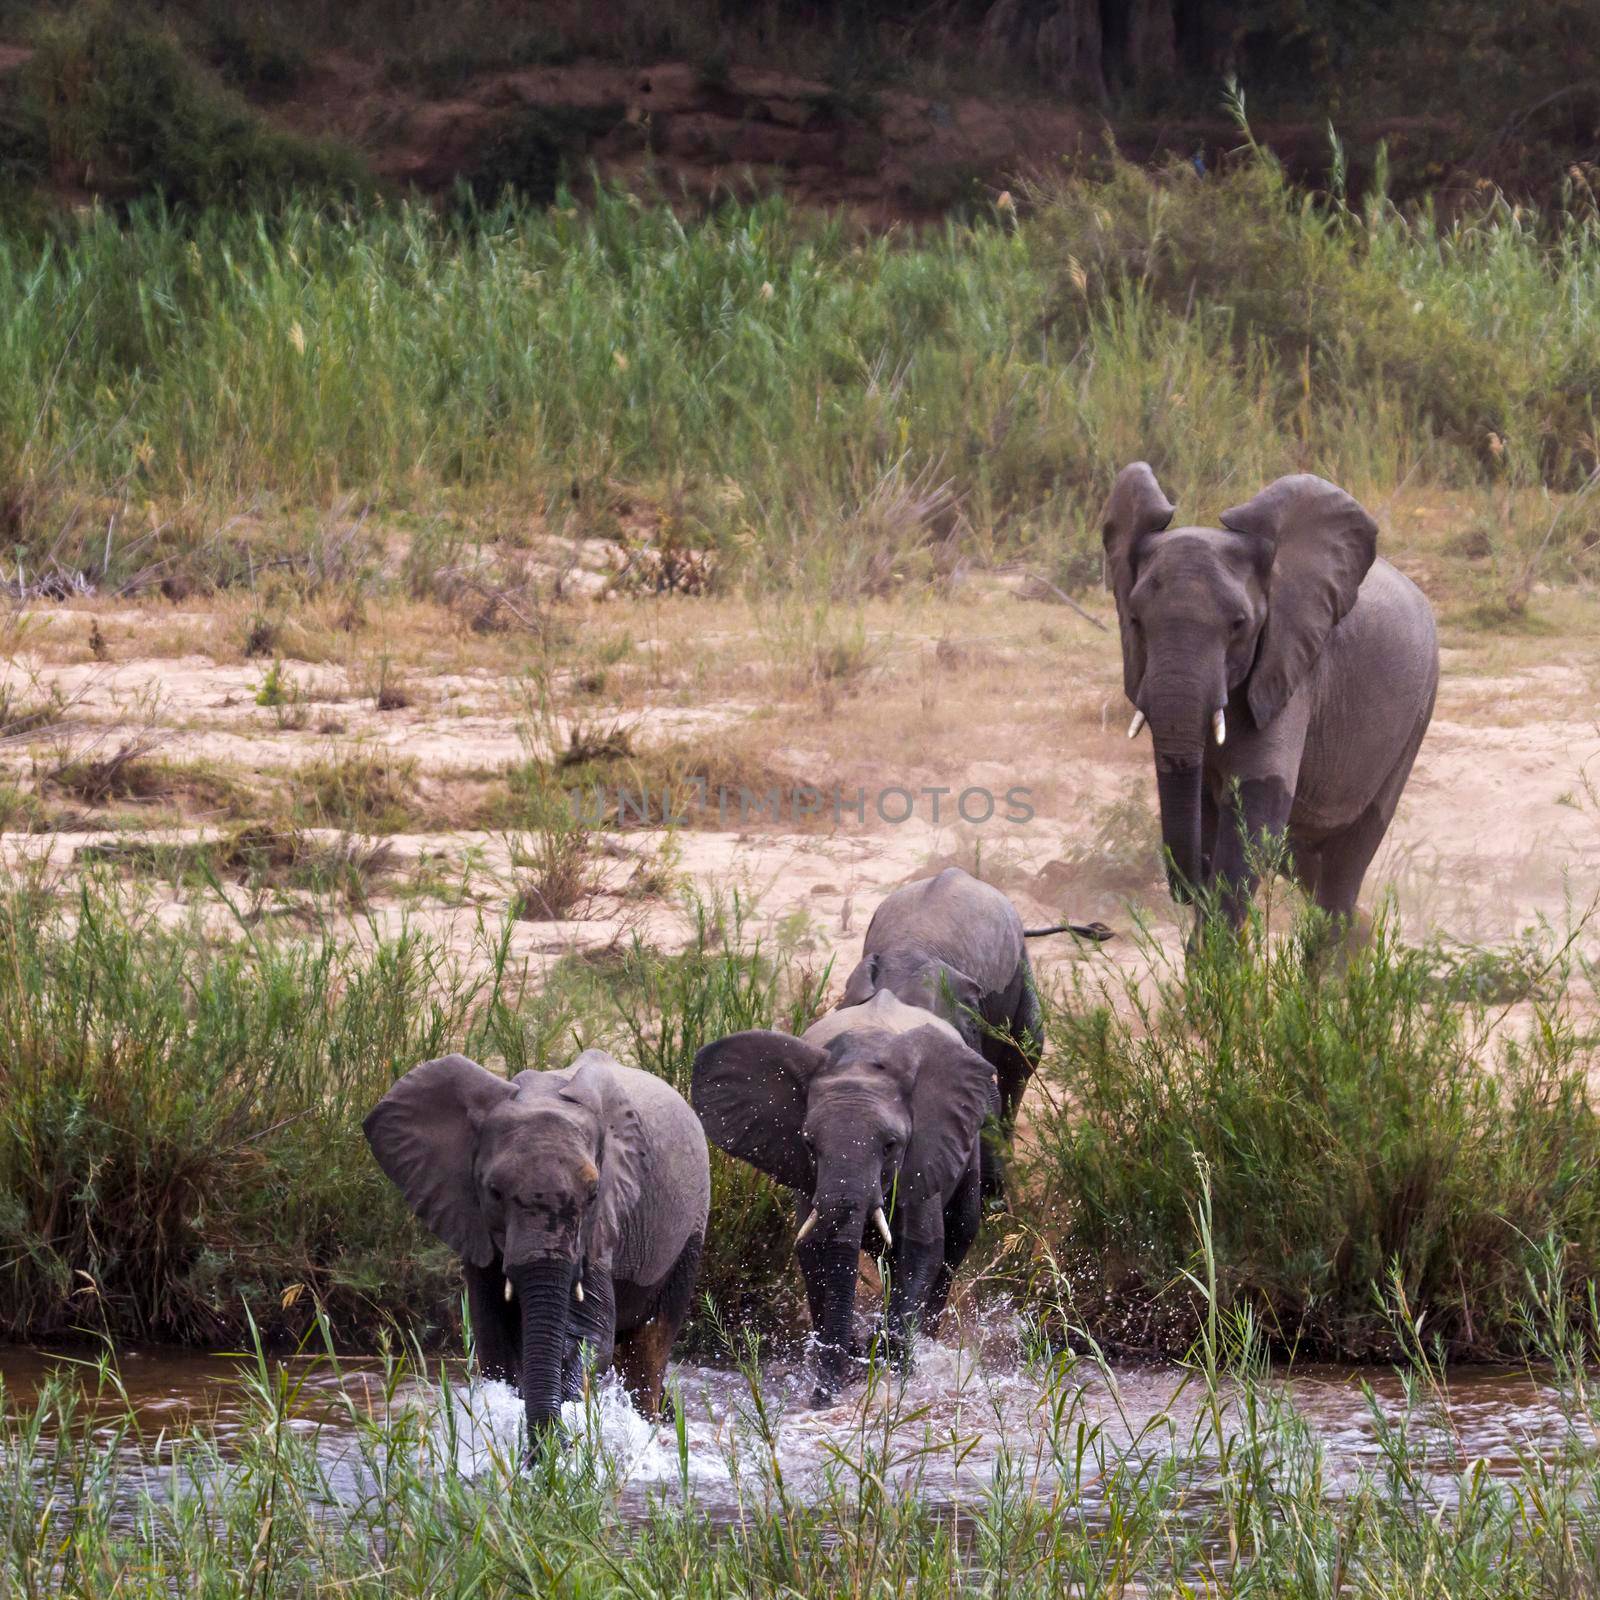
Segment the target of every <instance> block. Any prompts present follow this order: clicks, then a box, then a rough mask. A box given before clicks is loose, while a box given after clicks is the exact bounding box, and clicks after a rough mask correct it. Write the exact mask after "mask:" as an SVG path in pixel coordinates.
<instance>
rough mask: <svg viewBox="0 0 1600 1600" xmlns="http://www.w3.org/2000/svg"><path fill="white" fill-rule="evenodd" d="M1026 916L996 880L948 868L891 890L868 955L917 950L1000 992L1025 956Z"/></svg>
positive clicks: (872, 928) (866, 947) (871, 932)
mask: <svg viewBox="0 0 1600 1600" xmlns="http://www.w3.org/2000/svg"><path fill="white" fill-rule="evenodd" d="M1023 948H1024V947H1023V941H1022V918H1021V917H1020V916H1018V915H1017V908H1016V907H1015V906H1014V905H1012V903H1011V902H1010V900H1009V899H1007V898H1006V896H1005V895H1004V894H1003V893H1002V892H1001V891H1000V890H999V889H997V888H995V886H994V885H993V884H992V883H984V882H983V881H982V880H981V879H978V878H974V877H973V876H972V874H971V873H970V872H964V871H963V870H962V869H961V868H960V867H946V868H945V869H944V871H943V872H940V873H936V874H935V875H934V876H933V877H931V878H919V879H918V880H917V881H916V882H914V883H908V884H905V885H903V886H902V887H901V888H898V889H896V890H895V891H894V892H893V893H892V894H890V895H889V896H888V897H887V898H886V899H885V900H884V902H883V903H882V904H881V905H880V906H879V907H878V909H877V911H876V912H875V913H874V914H873V918H872V922H871V923H870V925H869V926H868V928H867V936H866V939H865V941H864V942H863V945H862V954H863V956H870V955H877V954H882V955H890V954H895V953H898V952H900V951H903V950H915V951H916V952H917V953H918V954H919V955H922V956H926V957H929V958H931V959H933V960H935V961H939V962H942V963H943V964H944V965H946V966H950V967H954V968H955V969H956V970H957V971H958V972H964V973H966V975H967V976H968V977H969V978H971V979H972V980H973V982H974V983H975V984H977V986H978V989H979V990H980V991H981V992H984V993H991V994H992V993H998V992H1000V991H1002V990H1004V989H1006V988H1007V987H1009V985H1010V984H1011V982H1012V979H1013V978H1014V977H1015V976H1016V973H1017V968H1018V967H1019V966H1020V965H1021V964H1022V958H1023Z"/></svg>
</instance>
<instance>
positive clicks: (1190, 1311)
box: [1031, 913, 1600, 1360]
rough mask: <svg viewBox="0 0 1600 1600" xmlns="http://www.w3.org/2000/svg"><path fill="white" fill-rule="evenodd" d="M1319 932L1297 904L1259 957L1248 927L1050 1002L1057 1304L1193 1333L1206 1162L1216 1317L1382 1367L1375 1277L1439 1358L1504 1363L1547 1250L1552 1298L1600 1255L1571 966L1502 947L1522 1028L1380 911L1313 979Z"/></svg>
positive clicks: (1045, 1168) (1164, 1332)
mask: <svg viewBox="0 0 1600 1600" xmlns="http://www.w3.org/2000/svg"><path fill="white" fill-rule="evenodd" d="M1322 936H1323V930H1322V929H1321V927H1320V925H1319V924H1318V923H1317V921H1316V919H1315V918H1314V917H1312V916H1311V915H1310V914H1309V913H1308V914H1307V915H1306V919H1305V921H1303V922H1302V923H1301V924H1300V925H1299V926H1298V927H1297V930H1296V933H1295V936H1294V937H1292V938H1288V939H1283V940H1281V941H1278V942H1269V941H1268V940H1267V938H1266V936H1265V933H1264V930H1263V927H1262V925H1261V923H1260V921H1259V919H1258V920H1257V921H1256V922H1255V923H1254V924H1253V925H1252V927H1251V928H1250V929H1249V931H1248V932H1247V934H1246V936H1245V937H1244V939H1243V941H1242V943H1239V944H1236V943H1235V942H1234V941H1232V940H1231V939H1227V938H1220V939H1217V940H1215V941H1213V942H1210V943H1208V944H1207V945H1206V946H1205V947H1204V948H1203V949H1201V950H1199V951H1198V952H1196V953H1194V954H1192V955H1191V958H1190V960H1189V961H1188V963H1187V964H1186V966H1185V968H1184V970H1183V971H1182V972H1181V973H1177V972H1169V973H1167V974H1165V975H1163V976H1161V977H1160V978H1159V981H1158V982H1157V984H1156V986H1155V990H1154V992H1153V993H1151V994H1146V995H1142V994H1140V993H1139V991H1138V988H1137V986H1136V984H1135V983H1134V982H1132V981H1131V980H1130V981H1129V983H1128V985H1127V987H1126V988H1125V989H1124V988H1122V987H1121V986H1120V985H1117V984H1115V983H1110V984H1107V985H1106V986H1105V987H1103V988H1101V989H1100V990H1099V991H1098V992H1097V991H1096V989H1095V988H1094V987H1093V986H1092V985H1091V986H1084V987H1079V988H1078V989H1075V990H1074V991H1073V992H1072V993H1071V994H1070V995H1067V996H1064V997H1062V1003H1059V1004H1057V1005H1055V1006H1054V1007H1053V1008H1052V1010H1051V1014H1050V1017H1049V1021H1048V1032H1049V1037H1050V1040H1051V1058H1050V1061H1051V1064H1050V1065H1049V1067H1048V1069H1047V1078H1046V1084H1047V1087H1045V1093H1044V1094H1043V1095H1041V1097H1040V1099H1039V1101H1038V1102H1036V1103H1035V1106H1034V1112H1033V1118H1032V1128H1033V1133H1034V1140H1033V1159H1032V1167H1031V1173H1032V1176H1031V1182H1032V1184H1033V1186H1034V1187H1035V1189H1036V1190H1037V1191H1038V1193H1039V1194H1040V1195H1042V1196H1045V1197H1047V1198H1046V1199H1045V1201H1044V1203H1043V1210H1042V1211H1041V1213H1040V1215H1039V1217H1038V1219H1037V1221H1038V1225H1039V1227H1040V1229H1041V1231H1042V1236H1043V1238H1044V1240H1045V1242H1046V1245H1047V1247H1048V1249H1049V1251H1050V1253H1051V1255H1052V1257H1053V1259H1055V1260H1057V1261H1059V1263H1060V1264H1061V1267H1062V1270H1063V1271H1064V1273H1065V1275H1066V1277H1067V1279H1068V1281H1069V1282H1070V1283H1071V1284H1072V1286H1073V1293H1074V1297H1075V1308H1076V1311H1077V1313H1078V1314H1079V1315H1081V1316H1083V1317H1084V1318H1086V1319H1087V1320H1088V1322H1089V1324H1090V1325H1091V1326H1093V1327H1094V1328H1095V1329H1096V1331H1097V1332H1098V1333H1100V1334H1101V1335H1102V1337H1104V1338H1105V1339H1106V1340H1108V1341H1109V1342H1112V1343H1114V1344H1118V1345H1122V1346H1125V1347H1129V1348H1134V1349H1160V1350H1168V1351H1172V1350H1179V1351H1181V1350H1182V1349H1184V1348H1186V1347H1187V1346H1188V1344H1189V1343H1190V1342H1191V1341H1192V1340H1193V1338H1194V1337H1195V1334H1196V1329H1197V1322H1196V1318H1197V1316H1198V1315H1199V1311H1198V1303H1197V1301H1196V1298H1195V1296H1194V1294H1193V1293H1192V1288H1191V1285H1190V1284H1189V1283H1188V1282H1187V1281H1186V1279H1185V1277H1184V1272H1185V1269H1186V1267H1187V1265H1188V1259H1189V1252H1190V1245H1189V1243H1188V1238H1189V1229H1188V1226H1187V1217H1188V1212H1189V1207H1190V1205H1191V1203H1192V1194H1191V1191H1192V1186H1193V1178H1192V1173H1193V1167H1194V1162H1195V1161H1196V1160H1199V1161H1200V1162H1201V1163H1202V1164H1203V1167H1204V1170H1205V1171H1206V1173H1208V1174H1209V1178H1210V1183H1211V1185H1212V1190H1213V1196H1214V1209H1215V1225H1214V1240H1215V1258H1216V1270H1217V1276H1218V1284H1219V1295H1220V1297H1221V1302H1222V1304H1223V1305H1225V1306H1227V1307H1231V1308H1236V1309H1240V1310H1247V1311H1249V1312H1250V1313H1251V1314H1252V1315H1253V1316H1254V1318H1255V1319H1256V1320H1257V1322H1258V1323H1259V1324H1260V1326H1261V1327H1262V1328H1263V1329H1264V1330H1265V1331H1266V1333H1267V1334H1268V1336H1269V1337H1270V1338H1271V1340H1272V1341H1273V1343H1274V1345H1275V1346H1276V1347H1278V1348H1280V1349H1285V1350H1298V1351H1300V1352H1302V1353H1304V1354H1309V1355H1316V1356H1328V1357H1337V1358H1341V1359H1361V1360H1367V1359H1374V1358H1378V1359H1388V1358H1391V1357H1392V1356H1393V1355H1394V1354H1395V1353H1396V1352H1395V1344H1394V1339H1395V1335H1394V1330H1393V1328H1392V1326H1391V1325H1389V1324H1388V1323H1387V1322H1386V1320H1385V1319H1384V1317H1383V1316H1382V1315H1381V1314H1380V1308H1379V1306H1378V1302H1377V1299H1376V1290H1377V1286H1380V1285H1384V1284H1388V1283H1390V1282H1391V1280H1392V1281H1394V1282H1395V1283H1397V1284H1398V1285H1399V1286H1400V1290H1401V1292H1402V1293H1403V1296H1404V1300H1405V1303H1406V1305H1407V1306H1409V1307H1410V1308H1411V1312H1412V1314H1413V1315H1414V1316H1416V1317H1418V1318H1421V1319H1423V1320H1424V1321H1425V1324H1426V1327H1427V1329H1428V1336H1429V1338H1430V1340H1438V1341H1439V1342H1440V1343H1441V1345H1442V1346H1444V1347H1445V1348H1447V1349H1448V1350H1450V1351H1451V1352H1452V1353H1454V1354H1456V1355H1465V1356H1474V1357H1479V1358H1484V1357H1509V1356H1513V1355H1516V1354H1519V1353H1521V1352H1522V1345H1523V1339H1524V1336H1525V1332H1526V1329H1525V1327H1524V1326H1523V1321H1522V1317H1521V1305H1522V1301H1523V1299H1524V1296H1525V1294H1526V1290H1527V1285H1528V1281H1529V1275H1530V1273H1532V1272H1533V1271H1534V1269H1535V1267H1536V1266H1537V1265H1538V1263H1539V1262H1540V1261H1541V1260H1542V1259H1543V1258H1544V1256H1545V1254H1546V1253H1547V1252H1548V1253H1551V1254H1552V1255H1553V1257H1554V1259H1555V1260H1556V1261H1557V1263H1558V1266H1559V1272H1560V1275H1561V1278H1562V1281H1563V1283H1564V1285H1565V1287H1566V1288H1568V1289H1576V1288H1577V1287H1578V1286H1579V1285H1581V1283H1582V1282H1583V1281H1584V1280H1585V1279H1586V1278H1587V1277H1589V1276H1590V1275H1591V1274H1593V1273H1594V1272H1595V1270H1596V1266H1597V1263H1600V1181H1597V1177H1596V1173H1597V1171H1600V1119H1597V1117H1596V1111H1595V1107H1594V1104H1593V1101H1592V1096H1591V1093H1590V1089H1589V1082H1588V1073H1589V1069H1590V1065H1591V1062H1592V1056H1593V1041H1592V1040H1589V1039H1587V1038H1586V1037H1585V1036H1584V1035H1583V1033H1582V1032H1581V1031H1580V1028H1579V1024H1578V1022H1577V1021H1576V1020H1575V1019H1574V1017H1573V1016H1572V1015H1571V1013H1570V1012H1569V1009H1568V1005H1567V1000H1566V995H1567V988H1568V985H1567V983H1566V981H1565V980H1566V965H1565V963H1566V960H1567V957H1566V956H1565V955H1564V954H1563V952H1562V951H1561V950H1556V951H1554V952H1552V951H1551V950H1550V949H1549V948H1548V947H1547V948H1546V949H1545V950H1544V951H1543V953H1542V955H1541V957H1540V958H1539V959H1538V960H1537V962H1535V961H1533V960H1532V958H1531V957H1530V955H1529V952H1528V949H1527V947H1526V945H1520V946H1518V947H1517V948H1516V949H1515V950H1514V951H1513V952H1512V958H1513V961H1514V965H1515V966H1516V968H1517V969H1518V970H1519V971H1520V973H1521V976H1522V981H1521V983H1520V985H1519V987H1518V989H1517V991H1516V993H1515V995H1513V996H1512V997H1511V998H1514V999H1520V998H1522V997H1524V996H1531V1000H1530V1003H1531V1006H1532V1018H1531V1025H1530V1026H1528V1027H1527V1028H1525V1029H1524V1028H1520V1027H1519V1028H1517V1029H1515V1030H1509V1029H1504V1028H1497V1026H1496V1025H1497V1024H1499V1023H1501V1022H1502V1021H1503V1017H1504V1013H1505V1010H1506V1006H1507V1004H1509V1000H1506V999H1505V998H1504V997H1503V996H1502V995H1501V994H1498V993H1495V992H1493V991H1486V990H1485V988H1484V981H1483V972H1484V961H1483V959H1482V958H1481V957H1480V959H1478V960H1476V961H1473V962H1471V963H1463V964H1459V965H1456V966H1454V967H1453V968H1452V967H1449V966H1447V967H1445V968H1444V969H1443V971H1441V965H1440V961H1439V958H1438V955H1437V953H1435V952H1432V951H1427V950H1418V949H1414V948H1408V947H1405V946H1403V945H1402V944H1401V943H1400V942H1399V940H1398V938H1397V937H1396V935H1395V931H1394V928H1393V926H1392V924H1391V923H1390V922H1389V921H1387V920H1380V921H1379V923H1378V925H1377V926H1376V928H1375V929H1374V931H1373V937H1372V940H1371V943H1370V944H1369V945H1367V946H1366V947H1365V948H1363V949H1362V950H1360V951H1359V952H1357V953H1356V954H1354V955H1353V956H1351V957H1350V959H1349V961H1348V964H1347V965H1346V966H1345V967H1344V968H1343V969H1342V970H1337V971H1335V970H1319V969H1317V968H1316V967H1314V966H1313V967H1312V968H1310V969H1309V970H1308V966H1307V954H1308V950H1309V949H1310V948H1313V947H1315V945H1316V943H1317V941H1318V940H1319V939H1320V938H1321V937H1322ZM1535 967H1536V969H1537V970H1536V971H1533V970H1531V969H1533V968H1535ZM1530 980H1536V981H1530ZM1041 1087H1044V1085H1041Z"/></svg>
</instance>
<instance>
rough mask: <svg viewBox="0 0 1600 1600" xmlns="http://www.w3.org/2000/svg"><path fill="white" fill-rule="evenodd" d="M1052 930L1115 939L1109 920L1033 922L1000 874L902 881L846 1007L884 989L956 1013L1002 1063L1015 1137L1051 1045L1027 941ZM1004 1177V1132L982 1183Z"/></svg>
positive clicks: (962, 1027) (1001, 1082) (988, 1151)
mask: <svg viewBox="0 0 1600 1600" xmlns="http://www.w3.org/2000/svg"><path fill="white" fill-rule="evenodd" d="M1050 933H1074V934H1077V935H1079V936H1080V937H1081V938H1086V939H1096V940H1099V939H1109V938H1110V937H1111V930H1110V929H1109V928H1107V927H1106V926H1105V925H1104V924H1103V923H1098V922H1095V923H1088V924H1080V923H1070V922H1069V923H1061V924H1060V925H1058V926H1056V927H1051V928H1024V927H1023V926H1022V918H1021V917H1019V916H1018V915H1017V909H1016V907H1015V906H1013V905H1012V904H1011V902H1010V901H1009V900H1008V899H1007V898H1006V897H1005V895H1004V894H1002V893H1001V892H1000V890H998V889H996V888H995V887H994V885H993V884H989V883H984V882H982V881H981V880H980V879H977V878H974V877H973V876H972V875H971V873H968V872H963V871H962V869H961V868H960V867H946V868H945V869H944V871H943V872H940V873H938V874H936V875H935V876H934V877H931V878H919V879H917V880H916V882H914V883H908V884H905V885H903V886H902V887H900V888H898V889H896V890H895V891H894V892H893V893H892V894H891V895H889V896H888V897H887V898H886V899H885V900H884V902H883V903H882V905H880V906H879V907H878V909H877V910H876V911H875V912H874V913H873V916H872V921H871V922H870V923H868V925H867V936H866V939H865V940H864V941H863V943H862V950H861V960H860V961H858V962H857V963H856V965H855V968H854V970H853V971H852V972H851V974H850V976H849V977H848V978H847V979H846V980H845V986H844V998H843V999H842V1000H840V1002H839V1004H840V1006H841V1007H845V1006H857V1005H860V1004H862V1003H863V1002H864V1001H867V1000H870V999H871V998H872V996H873V995H876V994H882V993H883V992H885V991H888V992H889V993H891V994H893V995H894V996H895V997H896V998H897V999H900V1000H903V1001H904V1002H905V1003H906V1004H907V1005H908V1006H921V1007H922V1008H923V1009H924V1010H927V1011H932V1012H933V1013H935V1014H936V1015H937V1016H941V1017H943V1018H944V1019H945V1021H947V1022H949V1023H950V1024H951V1025H952V1026H953V1027H954V1028H955V1029H956V1030H957V1031H958V1032H959V1033H960V1034H961V1036H962V1038H963V1040H964V1041H965V1042H966V1043H967V1044H968V1045H969V1046H970V1047H971V1048H972V1049H974V1050H976V1051H978V1053H979V1054H980V1055H982V1056H983V1057H984V1058H985V1059H986V1060H987V1061H988V1062H989V1064H990V1065H991V1066H992V1067H993V1068H994V1071H995V1078H996V1081H997V1083H998V1086H999V1091H1000V1099H999V1116H1000V1123H1001V1129H1000V1134H1001V1140H1000V1142H1005V1141H1009V1139H1010V1137H1011V1133H1012V1130H1013V1128H1014V1127H1015V1124H1016V1117H1017V1107H1018V1106H1019V1105H1020V1104H1021V1102H1022V1094H1023V1090H1025V1089H1026V1088H1027V1086H1028V1080H1029V1079H1030V1078H1031V1077H1032V1076H1033V1074H1034V1072H1035V1070H1036V1069H1037V1068H1038V1065H1039V1057H1040V1055H1041V1054H1042V1053H1043V1051H1044V1016H1043V1013H1042V1012H1041V1011H1040V1009H1039V996H1038V994H1037V992H1036V991H1035V989H1034V983H1033V970H1032V968H1031V966H1030V965H1029V962H1028V952H1027V948H1026V946H1025V945H1024V943H1023V941H1024V940H1025V939H1036V938H1040V937H1041V936H1043V935H1045V934H1050ZM1003 1187H1004V1174H1003V1169H1002V1160H1001V1154H1000V1151H999V1149H998V1148H997V1142H996V1141H994V1140H987V1141H985V1144H984V1162H983V1193H984V1197H985V1198H986V1199H994V1198H997V1197H998V1196H999V1195H1000V1193H1001V1191H1002V1189H1003Z"/></svg>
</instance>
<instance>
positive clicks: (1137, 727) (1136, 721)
mask: <svg viewBox="0 0 1600 1600" xmlns="http://www.w3.org/2000/svg"><path fill="white" fill-rule="evenodd" d="M1143 731H1144V712H1142V711H1135V712H1134V714H1133V721H1132V722H1130V723H1129V724H1128V737H1129V738H1130V739H1137V738H1138V737H1139V735H1140V734H1141V733H1142V732H1143Z"/></svg>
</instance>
